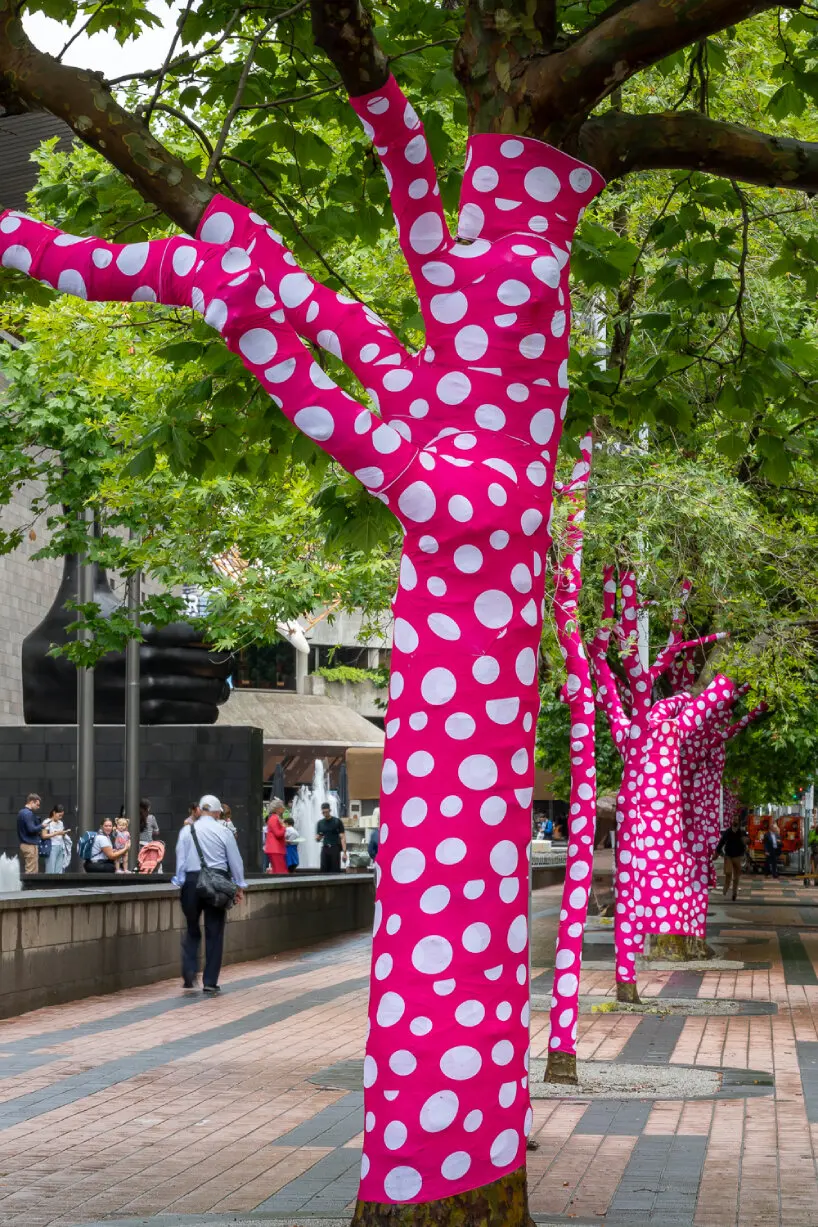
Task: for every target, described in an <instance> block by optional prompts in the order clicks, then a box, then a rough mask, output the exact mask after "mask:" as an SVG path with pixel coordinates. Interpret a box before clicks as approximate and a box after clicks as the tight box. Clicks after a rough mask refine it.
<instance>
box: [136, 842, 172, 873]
mask: <svg viewBox="0 0 818 1227" xmlns="http://www.w3.org/2000/svg"><path fill="white" fill-rule="evenodd" d="M164 856H165V845H164V844H163V843H162V840H161V839H152V840H151V841H150V842H149V843H147V844H142V846H141V848H140V849H139V854H138V856H137V858H136V866H137V873H161V872H162V861H163V859H164Z"/></svg>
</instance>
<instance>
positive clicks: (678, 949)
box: [646, 933, 716, 963]
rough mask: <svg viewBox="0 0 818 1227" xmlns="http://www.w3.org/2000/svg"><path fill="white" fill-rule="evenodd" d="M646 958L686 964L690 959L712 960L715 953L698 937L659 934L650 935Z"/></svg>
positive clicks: (682, 934) (680, 934) (681, 934)
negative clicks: (648, 950) (648, 951)
mask: <svg viewBox="0 0 818 1227" xmlns="http://www.w3.org/2000/svg"><path fill="white" fill-rule="evenodd" d="M646 957H647V958H651V959H663V960H667V961H668V962H673V963H688V962H690V960H691V959H713V958H715V957H716V952H715V950H714V949H713V948H712V946H708V944H707V942H705V941H702V939H701V938H700V937H689V936H687V935H686V934H684V933H659V934H658V935H655V934H654V935H651V942H650V954H649V955H646Z"/></svg>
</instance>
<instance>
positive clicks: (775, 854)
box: [764, 822, 781, 878]
mask: <svg viewBox="0 0 818 1227" xmlns="http://www.w3.org/2000/svg"><path fill="white" fill-rule="evenodd" d="M764 851H765V852H766V854H767V863H766V865H765V868H764V872H765V873H767V874H768V875H769V876H770V877H771V878H777V877H778V860H779V857H780V856H781V832H780V831H779V829H778V823H777V822H774V823H773V824H772V826H771V827H770V829H769V830H768V831H767V832H765V835H764Z"/></svg>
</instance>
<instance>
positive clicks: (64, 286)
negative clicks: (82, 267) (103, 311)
mask: <svg viewBox="0 0 818 1227" xmlns="http://www.w3.org/2000/svg"><path fill="white" fill-rule="evenodd" d="M15 250H24V249H19V248H14V247H9V249H8V251H7V252H6V255H9V253H10V252H12V251H15ZM11 267H12V268H17V267H19V266H18V265H16V264H12V265H11ZM22 271H23V272H26V271H27V269H23V270H22ZM57 289H58V290H61V291H62V293H63V294H73V295H74V297H75V298H87V297H88V291H87V289H86V288H85V282H84V281H83V279H82V277H81V276H80V274H79V273H78V272H77V270H76V269H75V268H65V269H63V271H62V272H61V273H60V275H59V277H58V278H57Z"/></svg>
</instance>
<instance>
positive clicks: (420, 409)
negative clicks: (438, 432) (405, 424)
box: [409, 400, 429, 418]
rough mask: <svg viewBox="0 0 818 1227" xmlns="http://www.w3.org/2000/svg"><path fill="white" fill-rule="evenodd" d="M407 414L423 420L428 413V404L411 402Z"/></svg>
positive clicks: (416, 401) (421, 401)
mask: <svg viewBox="0 0 818 1227" xmlns="http://www.w3.org/2000/svg"><path fill="white" fill-rule="evenodd" d="M409 412H410V413H411V415H412V417H413V418H425V417H426V414H427V413H428V412H429V402H428V401H427V400H413V401H412V403H411V405H410V406H409Z"/></svg>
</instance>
